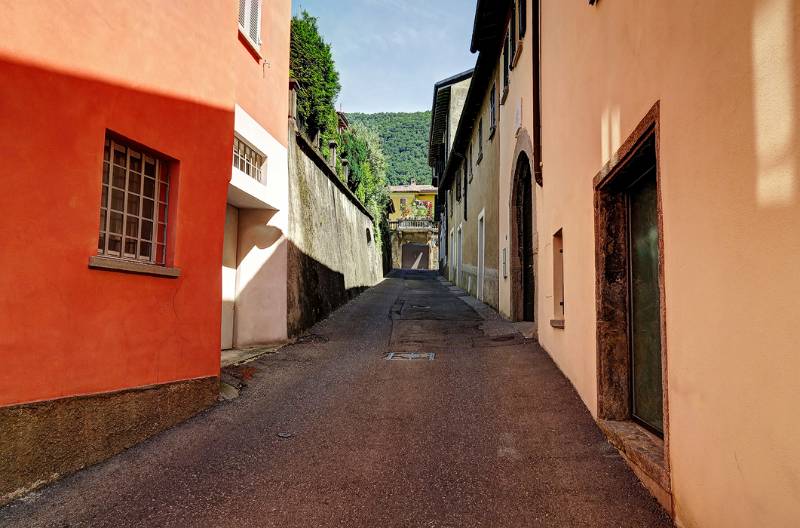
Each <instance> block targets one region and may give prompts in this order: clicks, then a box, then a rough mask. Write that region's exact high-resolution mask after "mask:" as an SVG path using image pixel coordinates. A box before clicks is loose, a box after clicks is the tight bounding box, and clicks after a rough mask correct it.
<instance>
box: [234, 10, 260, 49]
mask: <svg viewBox="0 0 800 528" xmlns="http://www.w3.org/2000/svg"><path fill="white" fill-rule="evenodd" d="M239 27H240V28H242V32H244V34H245V35H247V38H249V39H250V40H251V41H252V42H253V44H256V45H259V46H260V45H261V0H239Z"/></svg>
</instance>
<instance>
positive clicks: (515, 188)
mask: <svg viewBox="0 0 800 528" xmlns="http://www.w3.org/2000/svg"><path fill="white" fill-rule="evenodd" d="M523 156H524V158H523ZM512 159H513V160H514V165H513V167H512V169H511V170H512V173H511V193H510V195H509V203H508V210H509V216H508V218H509V227H510V229H509V237H510V239H511V240H509V268H510V276H511V284H510V286H511V319H512V320H514V321H522V320H523V318H524V313H525V306H524V303H525V295H524V293H525V292H524V291H523V290H524V284H525V281H524V277H523V276H522V259H521V258H520V256H519V253H520V252H519V248H518V246H519V239H520V236H519V233H518V226H519V222H518V219H519V214H520V209H521V206H519V205H518V204H517V196H518V195H519V193H520V191H521V188H522V185H521V182H520V175H521V173H522V171H521V170H520V169H521V167H522V165H521V164H522V163H524V162H525V161H524V160H525V159H527V163H528V168H529V173H528V174H529V177H530V178H531V183H530V189H531V212H532V213H533V218H532V219H531V238H532V240H531V252H532V255H531V262H532V263H533V281H532V284H533V291H532V292H531V295H532V296H533V320H534V321H536V320H537V317H536V314H537V309H538V305H539V303H538V302H537V299H536V291H537V289H538V279H539V274H538V273H536V270H537V265H538V264H537V263H538V253H539V241H538V236H537V230H536V227H537V224H536V185H534V182H536V184H538V185H541V182H539V181H538V180H536V179H535V174H536V173H535V172H534V166H533V160H534V158H533V142H532V141H531V138H530V136H529V135H528V132H527V130H525V129H524V128H521V129H520V130H519V132H518V133H517V144H516V147H515V149H514V157H513V158H512Z"/></svg>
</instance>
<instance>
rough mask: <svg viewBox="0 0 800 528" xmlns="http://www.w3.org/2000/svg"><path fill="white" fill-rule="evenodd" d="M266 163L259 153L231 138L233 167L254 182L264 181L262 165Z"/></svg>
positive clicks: (242, 142) (235, 138) (239, 140)
mask: <svg viewBox="0 0 800 528" xmlns="http://www.w3.org/2000/svg"><path fill="white" fill-rule="evenodd" d="M266 161H267V159H266V157H264V156H263V155H262V154H261V153H259V152H257V151H256V150H255V149H254V148H253V147H251V146H250V145H248V144H247V143H245V142H244V141H242V140H241V139H239V138H238V137H235V136H234V138H233V166H234V168H236V169H239V170H240V171H242V172H243V173H245V174H247V175H248V176H250V177H251V178H253V179H254V180H257V181H260V182H263V181H264V163H265V162H266Z"/></svg>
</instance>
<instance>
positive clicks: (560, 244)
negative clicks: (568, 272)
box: [553, 229, 564, 321]
mask: <svg viewBox="0 0 800 528" xmlns="http://www.w3.org/2000/svg"><path fill="white" fill-rule="evenodd" d="M553 315H554V317H553V319H555V320H556V321H563V320H564V237H563V230H562V229H559V230H558V232H556V234H555V235H553Z"/></svg>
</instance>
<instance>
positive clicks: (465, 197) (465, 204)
mask: <svg viewBox="0 0 800 528" xmlns="http://www.w3.org/2000/svg"><path fill="white" fill-rule="evenodd" d="M469 158H470V161H469V162H470V164H471V163H472V144H471V143H470V145H469ZM471 174H472V171H471V170H470V178H472V176H471ZM467 189H469V185H467V171H466V170H465V171H464V220H465V221H466V220H467Z"/></svg>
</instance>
